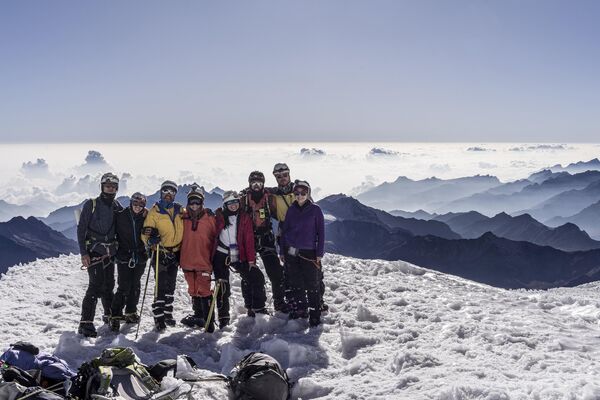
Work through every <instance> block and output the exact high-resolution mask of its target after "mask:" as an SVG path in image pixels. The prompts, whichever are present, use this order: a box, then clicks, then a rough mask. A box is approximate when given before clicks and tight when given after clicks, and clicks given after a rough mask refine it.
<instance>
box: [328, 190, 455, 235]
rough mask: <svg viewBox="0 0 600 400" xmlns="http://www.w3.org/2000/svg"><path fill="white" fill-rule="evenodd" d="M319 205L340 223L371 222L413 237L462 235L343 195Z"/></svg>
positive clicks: (329, 197) (430, 222)
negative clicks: (344, 221)
mask: <svg viewBox="0 0 600 400" xmlns="http://www.w3.org/2000/svg"><path fill="white" fill-rule="evenodd" d="M317 204H318V205H319V206H320V207H321V209H322V210H323V212H324V213H326V214H330V215H332V216H333V217H335V219H336V220H338V221H343V220H351V221H364V222H370V223H375V224H377V225H380V226H383V227H384V228H387V229H389V230H396V229H402V230H403V231H406V232H409V233H410V234H411V235H434V236H438V237H443V238H446V239H459V238H460V235H458V234H457V233H456V232H453V231H452V229H450V227H449V226H448V225H446V224H445V223H443V222H438V221H426V220H421V219H415V218H404V217H399V216H394V215H391V214H389V213H387V212H385V211H382V210H377V209H375V208H372V207H368V206H365V205H364V204H362V203H360V202H359V201H358V200H356V199H354V198H352V197H348V196H345V195H342V194H340V195H333V196H328V197H326V198H324V199H322V200H320V201H318V202H317Z"/></svg>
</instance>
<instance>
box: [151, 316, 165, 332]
mask: <svg viewBox="0 0 600 400" xmlns="http://www.w3.org/2000/svg"><path fill="white" fill-rule="evenodd" d="M154 329H156V331H157V332H164V331H165V330H166V329H167V325H166V324H165V320H164V318H155V319H154Z"/></svg>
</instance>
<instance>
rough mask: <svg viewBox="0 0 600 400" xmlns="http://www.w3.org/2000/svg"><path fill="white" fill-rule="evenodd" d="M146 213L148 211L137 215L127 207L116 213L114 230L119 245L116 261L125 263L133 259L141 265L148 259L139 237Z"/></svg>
mask: <svg viewBox="0 0 600 400" xmlns="http://www.w3.org/2000/svg"><path fill="white" fill-rule="evenodd" d="M147 213H148V210H146V209H143V210H142V212H140V213H139V214H135V213H134V212H133V210H132V209H131V207H127V208H126V209H124V210H122V211H119V212H117V213H116V216H115V230H116V233H117V241H118V243H119V248H118V250H117V259H118V260H119V261H123V262H125V261H129V260H130V259H132V258H134V259H135V260H137V263H143V262H146V260H147V259H148V256H147V255H146V249H145V247H144V242H143V241H142V237H141V233H142V228H143V226H144V219H145V216H146V214H147Z"/></svg>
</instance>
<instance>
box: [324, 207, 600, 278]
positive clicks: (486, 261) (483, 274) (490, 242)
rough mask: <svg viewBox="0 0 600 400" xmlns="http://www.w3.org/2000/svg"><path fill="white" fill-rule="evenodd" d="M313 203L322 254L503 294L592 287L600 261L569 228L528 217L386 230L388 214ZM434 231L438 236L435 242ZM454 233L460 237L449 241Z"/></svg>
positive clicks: (587, 241) (468, 216)
mask: <svg viewBox="0 0 600 400" xmlns="http://www.w3.org/2000/svg"><path fill="white" fill-rule="evenodd" d="M318 204H319V205H320V206H321V208H322V210H323V212H324V213H325V214H326V215H327V218H326V220H327V223H326V226H325V238H326V250H327V251H329V252H334V253H339V254H342V255H346V256H352V257H359V258H381V259H385V260H404V261H409V262H413V263H415V264H417V265H420V266H426V267H428V268H432V269H436V270H440V271H443V272H448V273H451V274H455V275H459V276H462V277H466V278H469V279H473V280H477V281H479V282H483V283H488V284H491V285H495V286H501V287H510V288H514V287H525V288H546V287H553V286H564V285H571V284H578V283H582V282H584V281H585V282H587V281H590V280H593V279H592V278H594V277H596V274H597V272H596V271H595V268H599V271H600V258H596V257H598V256H600V250H596V249H598V248H600V242H597V241H594V240H592V239H591V238H590V237H589V236H588V235H587V234H586V233H585V232H583V231H581V230H580V229H579V228H578V227H577V226H575V225H572V224H567V225H563V226H562V227H559V228H556V229H552V228H549V227H547V226H545V225H543V224H541V223H540V222H538V221H536V220H535V219H533V218H532V217H531V216H529V215H522V216H517V217H511V216H510V215H508V214H506V213H500V214H498V215H496V216H495V217H493V218H490V217H487V216H485V215H482V214H480V213H477V212H468V213H449V214H445V215H439V216H435V217H434V220H430V221H422V220H421V221H420V222H418V223H415V221H419V220H415V219H411V218H403V217H398V216H396V217H395V218H397V219H398V220H397V221H399V222H398V223H391V222H390V221H395V220H394V219H393V218H394V216H393V215H391V214H389V213H386V212H384V211H381V210H375V209H373V208H371V207H368V206H365V205H363V204H361V203H360V202H359V201H358V200H356V199H353V198H351V197H347V196H344V195H335V196H330V197H327V198H325V199H323V200H321V201H319V202H318ZM435 222H438V223H439V224H441V225H438V224H433V223H435ZM426 223H429V224H426ZM415 227H418V228H415ZM425 231H430V232H431V231H437V232H438V234H437V235H436V234H428V233H424V232H425ZM417 232H418V233H417ZM439 232H443V233H444V234H445V235H446V237H445V238H443V237H440V236H438V235H439ZM492 232H496V233H497V234H494V233H492ZM457 233H458V234H461V235H464V236H465V237H466V238H465V239H459V238H457V237H458V235H457ZM500 235H503V236H505V237H508V238H502V237H499V236H500ZM471 237H472V238H473V239H469V238H471ZM509 238H512V239H513V240H511V239H509ZM526 240H529V241H533V242H534V243H529V242H527V241H526ZM535 243H539V244H535ZM551 246H559V247H560V248H563V249H565V250H575V249H586V250H587V251H577V252H573V251H564V250H560V249H557V248H554V247H551ZM590 249H595V250H590ZM513 254H514V255H513ZM597 278H598V279H600V276H598V277H597Z"/></svg>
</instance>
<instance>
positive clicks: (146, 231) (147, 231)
mask: <svg viewBox="0 0 600 400" xmlns="http://www.w3.org/2000/svg"><path fill="white" fill-rule="evenodd" d="M142 235H146V236H158V229H156V228H153V227H151V226H145V227H144V228H142Z"/></svg>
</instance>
